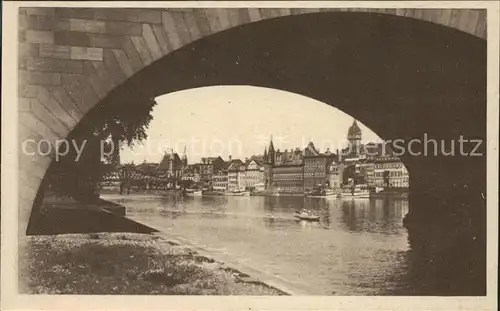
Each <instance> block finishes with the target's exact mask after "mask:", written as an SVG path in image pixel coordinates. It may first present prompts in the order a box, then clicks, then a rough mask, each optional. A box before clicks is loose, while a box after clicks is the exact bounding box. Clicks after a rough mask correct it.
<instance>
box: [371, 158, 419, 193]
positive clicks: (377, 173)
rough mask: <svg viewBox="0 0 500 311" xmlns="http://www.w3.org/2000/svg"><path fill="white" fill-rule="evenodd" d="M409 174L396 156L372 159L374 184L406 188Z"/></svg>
mask: <svg viewBox="0 0 500 311" xmlns="http://www.w3.org/2000/svg"><path fill="white" fill-rule="evenodd" d="M409 177H410V176H409V174H408V170H407V169H406V167H405V165H404V164H403V163H402V162H401V160H399V158H398V157H394V156H387V157H380V158H377V159H376V160H375V161H374V184H375V186H376V187H384V188H408V187H409V185H410V183H409Z"/></svg>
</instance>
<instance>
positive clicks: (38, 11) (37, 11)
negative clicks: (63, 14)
mask: <svg viewBox="0 0 500 311" xmlns="http://www.w3.org/2000/svg"><path fill="white" fill-rule="evenodd" d="M54 10H55V8H26V14H28V15H43V16H54Z"/></svg>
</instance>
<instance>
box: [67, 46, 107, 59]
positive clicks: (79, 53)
mask: <svg viewBox="0 0 500 311" xmlns="http://www.w3.org/2000/svg"><path fill="white" fill-rule="evenodd" d="M102 55H103V50H102V48H88V47H79V46H72V47H71V59H83V60H98V61H102V60H103V56H102Z"/></svg>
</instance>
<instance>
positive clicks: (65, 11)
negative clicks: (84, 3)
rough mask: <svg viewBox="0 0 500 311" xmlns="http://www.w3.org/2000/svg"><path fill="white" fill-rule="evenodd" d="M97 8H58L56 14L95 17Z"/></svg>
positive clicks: (65, 16)
mask: <svg viewBox="0 0 500 311" xmlns="http://www.w3.org/2000/svg"><path fill="white" fill-rule="evenodd" d="M95 10H96V9H89V8H56V9H55V12H54V15H55V16H56V17H64V18H81V19H94V12H95Z"/></svg>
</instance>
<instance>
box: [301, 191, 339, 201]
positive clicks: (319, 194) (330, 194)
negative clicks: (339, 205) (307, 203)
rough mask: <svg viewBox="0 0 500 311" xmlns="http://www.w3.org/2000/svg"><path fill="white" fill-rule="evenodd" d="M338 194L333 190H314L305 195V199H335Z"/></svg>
mask: <svg viewBox="0 0 500 311" xmlns="http://www.w3.org/2000/svg"><path fill="white" fill-rule="evenodd" d="M337 196H338V193H336V192H335V191H334V190H333V189H315V190H313V191H310V192H308V193H306V197H307V198H324V199H328V198H332V199H334V198H337Z"/></svg>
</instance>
